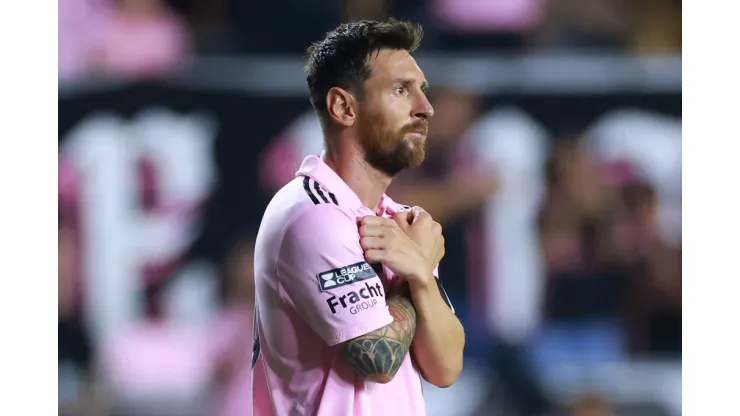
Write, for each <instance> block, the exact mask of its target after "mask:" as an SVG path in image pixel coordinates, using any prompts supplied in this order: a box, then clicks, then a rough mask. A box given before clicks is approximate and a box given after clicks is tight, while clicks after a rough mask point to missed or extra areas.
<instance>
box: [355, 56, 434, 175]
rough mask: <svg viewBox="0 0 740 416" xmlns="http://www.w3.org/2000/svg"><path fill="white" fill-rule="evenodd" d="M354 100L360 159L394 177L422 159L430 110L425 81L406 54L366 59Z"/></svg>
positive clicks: (413, 61)
mask: <svg viewBox="0 0 740 416" xmlns="http://www.w3.org/2000/svg"><path fill="white" fill-rule="evenodd" d="M368 65H369V66H370V69H371V74H370V77H369V78H368V79H367V81H365V97H364V99H363V100H361V101H360V107H359V109H358V115H357V128H358V132H359V137H360V145H361V146H362V148H363V151H364V152H365V160H366V161H367V162H368V163H369V164H370V165H371V166H373V167H375V168H376V169H378V170H380V171H382V172H384V173H386V174H388V175H390V176H395V175H396V174H397V173H399V172H400V171H401V170H403V169H406V168H410V167H416V166H418V165H419V164H421V162H422V161H423V160H424V146H425V144H426V140H427V131H428V120H429V118H431V117H432V115H434V109H433V108H432V106H431V105H430V104H429V100H427V97H426V94H425V92H424V91H425V90H426V80H425V79H424V73H423V72H421V69H419V66H418V65H417V64H416V61H415V60H414V59H413V58H412V57H411V55H409V53H408V52H407V51H403V50H400V51H396V50H382V51H380V53H378V54H372V55H371V57H370V59H369V62H368Z"/></svg>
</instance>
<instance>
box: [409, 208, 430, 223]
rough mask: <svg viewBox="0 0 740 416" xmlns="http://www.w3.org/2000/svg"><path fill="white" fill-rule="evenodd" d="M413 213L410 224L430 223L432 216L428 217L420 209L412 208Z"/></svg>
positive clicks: (426, 213) (427, 214)
mask: <svg viewBox="0 0 740 416" xmlns="http://www.w3.org/2000/svg"><path fill="white" fill-rule="evenodd" d="M413 213H414V220H413V221H412V222H411V223H412V224H416V223H428V222H429V221H432V216H431V215H429V213H428V212H426V211H424V210H423V209H422V208H421V207H414V209H413Z"/></svg>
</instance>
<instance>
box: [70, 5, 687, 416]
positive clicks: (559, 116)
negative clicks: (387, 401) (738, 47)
mask: <svg viewBox="0 0 740 416" xmlns="http://www.w3.org/2000/svg"><path fill="white" fill-rule="evenodd" d="M389 16H393V17H396V18H400V19H410V20H415V21H418V22H421V23H422V24H423V25H424V28H425V33H426V36H425V40H424V42H423V44H422V48H421V49H420V50H419V54H420V55H423V56H425V57H431V59H437V60H436V61H435V62H444V61H445V60H446V59H447V57H455V59H458V58H460V59H464V58H466V57H468V58H471V59H478V60H483V61H485V62H489V61H486V60H487V59H489V58H490V59H492V60H491V61H490V62H492V66H494V67H495V66H496V62H499V61H496V59H506V62H507V63H508V64H511V63H512V62H513V63H514V65H516V63H517V62H519V61H518V60H519V59H528V58H533V57H535V58H537V57H544V58H547V59H553V57H560V58H557V59H554V60H551V61H548V62H554V63H555V64H558V65H559V64H564V65H566V66H567V64H569V60H570V59H572V62H575V61H576V60H578V59H581V58H583V57H586V58H589V57H591V58H593V59H597V58H598V59H601V60H598V59H597V61H598V62H597V63H599V65H597V66H588V67H586V68H584V69H582V71H583V74H584V79H585V77H586V75H593V73H592V72H593V71H605V70H604V65H606V66H607V67H611V64H614V68H617V67H620V68H621V67H625V66H624V65H621V66H620V65H619V64H620V63H623V62H641V61H640V59H643V58H651V57H656V58H661V57H678V58H679V60H678V66H679V72H680V54H681V1H680V0H498V1H493V0H407V1H393V0H344V1H342V0H311V1H305V0H304V1H301V0H272V1H269V2H267V1H235V0H171V1H165V0H59V80H60V84H59V85H60V98H59V104H60V105H59V109H60V110H59V112H60V115H59V119H60V121H59V408H60V414H65V415H90V416H96V415H131V416H140V415H141V416H147V415H151V416H155V415H157V416H167V415H172V416H191V415H192V416H208V415H214V416H216V415H218V416H221V415H224V416H227V415H229V416H230V415H240V416H248V415H250V414H251V407H250V406H251V404H250V399H249V394H248V393H249V389H250V376H249V373H250V365H251V347H252V336H253V335H252V319H253V318H252V313H253V282H252V241H253V238H254V236H255V232H256V230H257V228H258V226H259V222H260V220H261V214H262V210H263V209H264V207H265V206H266V203H267V202H268V201H269V199H270V197H271V195H272V194H273V193H274V192H275V191H276V190H277V189H279V187H281V186H282V185H283V184H285V183H286V182H287V181H289V180H290V179H291V178H292V177H293V174H294V172H295V170H296V169H297V167H298V165H299V164H300V161H301V160H302V158H303V157H304V156H305V155H307V154H310V153H314V154H316V153H319V152H320V151H321V146H322V137H321V131H320V127H319V124H318V120H317V119H316V118H315V116H314V115H313V112H312V110H311V109H310V105H309V103H308V98H307V96H306V95H305V93H304V92H303V91H302V90H300V89H298V90H296V89H294V88H292V87H285V88H284V89H280V88H275V89H272V88H273V87H269V88H268V87H265V88H259V86H260V84H262V83H265V84H270V85H273V86H274V85H277V86H278V87H279V86H280V85H283V84H284V85H295V84H296V83H303V82H304V81H303V80H304V78H301V77H302V75H301V74H300V72H298V73H297V74H296V73H295V72H290V71H287V72H285V73H286V74H296V79H292V78H291V79H287V78H286V79H278V80H277V81H276V80H275V78H276V77H281V76H284V74H283V73H277V72H276V73H265V72H264V71H262V72H259V71H252V72H248V73H244V72H243V71H241V69H240V68H260V67H259V65H258V66H256V67H255V66H245V65H244V62H247V61H248V62H251V63H252V64H254V63H257V64H260V63H266V62H269V63H271V64H275V63H277V64H281V63H282V62H300V61H301V59H302V53H303V51H304V50H305V48H306V47H307V45H308V44H310V43H311V42H312V41H314V40H317V39H319V38H321V37H322V35H323V34H324V33H325V32H326V31H327V30H329V29H331V28H332V27H334V26H335V25H336V24H338V23H339V22H341V21H345V20H353V19H385V18H387V17H389ZM461 57H462V58H461ZM570 57H572V58H570ZM605 57H606V58H605ZM209 59H211V60H210V61H209ZM450 59H452V58H450ZM602 61H603V62H602ZM203 62H210V63H211V64H212V65H211V66H210V68H211V71H206V72H198V67H199V65H201V64H202V63H203ZM420 62H423V61H420ZM501 62H503V61H501ZM572 62H570V63H572ZM604 62H606V63H604ZM592 63H593V62H592ZM268 67H269V68H280V65H277V66H276V65H273V66H265V68H268ZM567 67H568V68H570V66H567ZM214 68H215V69H214ZM514 68H515V69H514V72H521V71H524V70H525V69H526V68H525V67H524V66H523V67H522V70H521V71H517V69H516V67H514ZM651 68H652V67H651ZM422 69H423V70H427V69H430V70H431V69H435V68H426V67H424V66H423V64H422ZM436 69H439V68H436ZM538 70H539V72H542V73H545V74H549V73H550V67H544V68H542V67H540V68H538ZM651 70H653V71H658V72H660V70H661V68H660V67H658V68H657V69H656V68H652V69H650V68H648V69H646V70H645V71H646V72H650V71H651ZM552 71H553V72H557V71H558V70H557V68H555V67H552ZM441 73H443V75H441V76H439V77H438V78H439V79H441V80H442V82H437V83H436V87H435V82H434V81H432V84H433V89H432V91H431V93H430V94H431V100H432V104H433V105H434V107H435V110H436V111H435V113H436V116H435V117H434V118H433V119H432V122H431V125H430V134H429V140H428V144H427V158H426V160H425V162H424V164H423V165H422V166H421V167H420V168H417V169H415V170H412V171H409V172H405V173H403V174H402V175H401V176H400V177H399V178H397V179H396V180H395V181H394V183H393V184H392V186H391V189H390V190H389V194H391V196H392V197H393V198H394V199H395V200H399V201H403V202H404V203H406V204H410V205H420V206H423V207H424V208H425V209H427V210H428V211H429V212H430V213H431V214H432V215H433V216H434V217H435V218H436V219H437V220H438V221H440V222H441V223H442V224H443V226H444V230H445V231H444V232H445V236H446V241H447V255H446V257H445V259H444V260H443V263H442V265H441V266H440V273H441V277H442V279H443V280H444V281H445V287H446V288H448V292H449V295H450V297H451V298H452V301H453V303H454V304H455V306H456V310H457V311H458V313H459V316H460V318H461V320H462V321H463V322H464V324H465V326H466V331H467V337H468V343H467V352H466V355H467V358H466V363H465V370H464V373H463V375H462V377H461V379H460V380H459V381H458V383H456V385H455V386H453V387H452V388H450V389H448V390H438V389H435V388H434V387H432V386H426V387H425V396H426V397H427V401H428V412H429V414H430V415H440V416H454V415H476V416H478V415H481V416H482V415H524V416H528V415H533V416H534V415H549V414H567V415H614V414H620V415H621V414H626V415H664V414H665V415H678V414H680V407H681V317H682V312H681V91H680V82H679V86H678V88H671V87H670V86H668V87H666V85H665V84H660V83H659V84H660V85H657V86H655V85H652V84H651V83H650V82H647V81H646V82H645V84H644V85H637V86H635V85H632V86H630V87H618V86H617V87H607V84H609V85H612V84H611V83H610V82H605V83H604V84H603V87H602V84H598V85H596V86H594V85H593V84H589V85H587V86H581V84H579V79H580V78H579V77H580V75H578V74H565V75H570V77H567V76H566V77H565V78H567V79H568V82H567V84H568V85H569V87H568V88H566V89H562V88H561V89H558V88H555V89H553V88H552V87H549V89H548V88H543V90H542V91H539V90H538V89H537V88H536V87H532V88H526V90H522V91H517V90H506V89H505V90H503V91H500V92H499V91H496V90H492V89H491V88H488V89H486V90H485V91H484V90H479V89H477V87H476V85H485V84H486V80H487V79H488V78H494V77H497V76H499V75H497V73H487V72H483V73H481V72H480V71H478V72H475V71H473V72H470V73H466V72H460V71H458V70H452V69H447V70H444V69H443V70H442V71H441ZM203 74H205V75H203ZM604 74H605V75H603V76H604V77H605V78H608V79H606V81H613V79H612V78H619V77H620V76H623V74H621V73H620V72H619V71H616V70H613V71H607V72H604ZM194 78H195V79H197V81H194V80H193V79H194ZM206 78H207V79H206ZM245 78H249V80H250V81H251V82H247V81H246V80H245ZM651 79H658V80H661V79H663V77H662V75H661V74H660V73H658V75H657V76H656V77H653V78H651ZM555 82H557V78H556V79H555ZM504 83H505V81H504ZM637 84H639V83H637Z"/></svg>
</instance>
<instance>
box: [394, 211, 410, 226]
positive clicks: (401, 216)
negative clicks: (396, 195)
mask: <svg viewBox="0 0 740 416" xmlns="http://www.w3.org/2000/svg"><path fill="white" fill-rule="evenodd" d="M393 219H394V220H395V221H396V224H398V226H399V227H400V228H401V229H402V230H404V231H406V230H407V229H408V228H409V227H410V226H411V222H412V221H413V219H414V213H413V212H411V211H409V210H403V211H399V212H396V213H395V214H394V215H393Z"/></svg>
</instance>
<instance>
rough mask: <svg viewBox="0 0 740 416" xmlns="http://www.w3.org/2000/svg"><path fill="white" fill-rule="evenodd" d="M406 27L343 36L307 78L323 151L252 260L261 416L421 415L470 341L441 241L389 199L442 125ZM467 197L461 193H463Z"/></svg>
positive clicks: (322, 52) (330, 41) (345, 31)
mask: <svg viewBox="0 0 740 416" xmlns="http://www.w3.org/2000/svg"><path fill="white" fill-rule="evenodd" d="M421 38H422V29H421V27H420V26H418V25H416V24H412V23H408V22H400V21H395V20H389V21H387V22H374V21H362V22H356V23H348V24H342V25H340V26H339V27H338V28H337V29H335V30H334V31H332V32H330V33H328V34H327V36H326V38H325V39H324V40H322V41H319V42H317V43H315V44H313V45H312V46H311V47H310V48H309V50H308V52H309V58H308V63H307V65H306V71H307V73H308V76H307V80H308V86H309V90H310V98H311V103H312V105H313V107H314V109H315V110H316V113H317V115H318V117H319V119H320V121H321V125H322V130H323V132H324V138H325V149H324V152H323V154H322V155H321V156H320V157H319V156H308V157H306V159H305V160H304V161H303V164H302V165H301V166H300V168H299V170H298V172H297V173H296V177H295V179H294V180H293V181H291V182H290V183H288V184H287V185H286V186H285V187H283V188H282V189H281V190H280V191H278V192H277V194H276V195H275V197H274V198H273V200H272V201H271V202H270V204H269V206H268V208H267V210H266V211H265V215H264V217H263V220H262V224H261V225H260V229H259V233H258V236H257V241H256V246H255V286H256V313H255V343H254V351H253V365H254V368H253V406H254V415H255V416H273V415H276V416H289V415H290V416H293V415H317V416H350V415H353V416H366V415H381V416H395V415H403V416H416V415H425V414H426V410H425V406H424V399H423V396H422V384H421V377H424V379H426V380H427V381H428V382H430V383H432V384H434V385H436V386H439V387H447V386H450V385H451V384H452V383H453V382H454V381H455V380H456V379H457V377H458V375H459V374H460V371H461V370H462V361H463V346H464V342H465V341H464V332H463V328H462V325H461V324H460V321H459V320H458V319H457V318H456V317H455V315H454V310H453V308H452V305H451V304H450V302H449V299H448V298H447V295H446V294H445V292H444V289H443V288H442V286H441V285H440V284H439V280H438V276H436V270H437V265H438V263H439V261H440V260H441V258H442V256H443V255H444V239H443V237H442V234H441V228H440V226H439V224H438V223H436V222H435V221H434V220H433V219H432V218H431V217H430V216H429V214H427V213H426V212H424V211H423V210H421V209H420V208H418V207H414V208H413V209H411V208H408V207H406V206H403V205H400V204H397V203H395V202H394V201H392V200H391V199H390V198H389V197H388V196H386V195H385V194H384V192H385V190H386V188H387V187H388V185H389V184H390V182H391V179H392V178H393V177H394V176H395V175H396V174H398V173H399V172H400V171H402V170H403V169H406V168H411V167H414V166H418V165H419V164H420V163H421V162H422V160H423V159H424V145H425V141H426V135H427V123H428V120H429V118H430V117H432V115H433V114H434V110H433V108H432V106H431V105H430V104H429V101H428V100H427V97H426V95H425V90H426V88H427V82H426V80H425V79H424V73H423V72H422V71H421V69H419V67H418V65H417V64H416V62H415V60H414V59H413V58H412V57H411V55H410V53H411V52H413V51H414V50H415V49H416V48H417V46H418V45H419V43H420V41H421ZM461 186H464V184H461Z"/></svg>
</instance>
